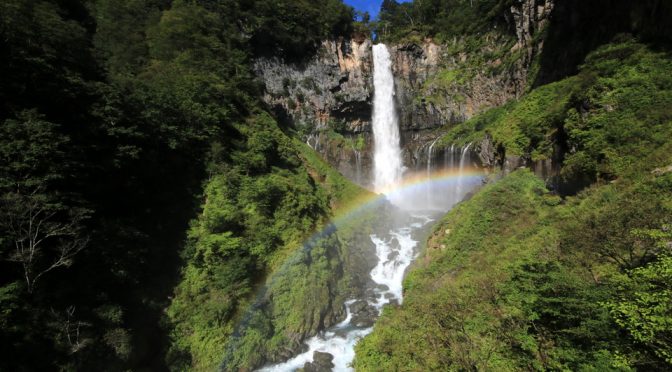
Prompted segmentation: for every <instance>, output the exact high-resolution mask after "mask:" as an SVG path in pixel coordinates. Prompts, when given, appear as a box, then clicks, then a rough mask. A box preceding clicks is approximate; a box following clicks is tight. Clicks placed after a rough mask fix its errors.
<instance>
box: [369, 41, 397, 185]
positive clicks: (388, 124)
mask: <svg viewBox="0 0 672 372" xmlns="http://www.w3.org/2000/svg"><path fill="white" fill-rule="evenodd" d="M373 87H374V95H373V139H374V155H373V156H374V158H373V166H374V188H375V190H376V191H377V192H382V191H385V190H389V189H390V188H392V187H394V185H396V184H398V183H399V181H400V180H401V173H402V162H401V148H400V147H399V124H398V119H397V112H396V110H395V108H394V77H393V75H392V62H391V60H390V53H389V52H388V50H387V47H386V46H385V44H376V45H374V46H373Z"/></svg>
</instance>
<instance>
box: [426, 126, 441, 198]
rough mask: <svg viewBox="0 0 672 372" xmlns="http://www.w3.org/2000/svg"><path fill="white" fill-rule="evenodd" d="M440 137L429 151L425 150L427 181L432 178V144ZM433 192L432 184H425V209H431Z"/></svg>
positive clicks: (430, 146)
mask: <svg viewBox="0 0 672 372" xmlns="http://www.w3.org/2000/svg"><path fill="white" fill-rule="evenodd" d="M439 138H441V137H437V138H436V139H435V140H434V141H432V143H431V144H430V145H429V149H428V150H427V179H428V180H429V179H430V178H432V155H433V153H434V144H436V141H438V140H439ZM433 191H434V190H433V189H432V183H431V182H428V183H427V208H428V209H429V208H431V207H432V201H433V199H432V196H433V195H434V192H433Z"/></svg>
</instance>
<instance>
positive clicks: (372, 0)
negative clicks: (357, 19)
mask: <svg viewBox="0 0 672 372" xmlns="http://www.w3.org/2000/svg"><path fill="white" fill-rule="evenodd" d="M409 1H412V0H397V2H399V3H407V2H409ZM344 2H345V3H346V4H348V5H350V6H351V7H353V8H355V9H357V10H360V11H362V12H369V14H371V19H372V20H373V19H374V18H376V16H377V15H378V11H379V10H380V4H382V3H383V0H344Z"/></svg>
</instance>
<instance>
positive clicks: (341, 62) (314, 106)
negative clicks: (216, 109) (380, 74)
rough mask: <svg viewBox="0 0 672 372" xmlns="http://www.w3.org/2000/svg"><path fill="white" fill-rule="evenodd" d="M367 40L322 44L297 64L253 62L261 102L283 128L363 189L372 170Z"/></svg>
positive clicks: (370, 95)
mask: <svg viewBox="0 0 672 372" xmlns="http://www.w3.org/2000/svg"><path fill="white" fill-rule="evenodd" d="M371 45H372V44H371V40H370V39H366V38H360V39H349V40H348V39H339V40H327V41H324V42H323V43H322V46H321V48H320V49H319V51H318V53H317V54H316V55H315V56H313V57H312V58H311V59H309V60H307V61H304V62H301V63H285V62H284V61H282V60H280V59H277V58H275V59H258V60H257V61H256V62H255V63H254V69H255V71H256V73H257V75H258V76H259V78H260V79H261V81H262V82H263V83H264V85H265V93H264V97H263V98H264V101H265V102H266V103H267V104H268V105H269V106H270V107H271V108H272V110H273V111H274V112H275V113H276V116H277V117H278V118H279V119H280V120H281V121H282V122H283V123H284V124H285V125H287V126H290V127H292V128H294V129H295V130H297V131H298V132H299V133H300V134H301V135H302V136H303V137H304V139H305V140H306V143H308V144H309V145H310V146H311V147H313V148H314V149H316V150H317V151H318V152H320V154H322V156H323V157H324V158H325V159H326V160H327V161H328V162H329V163H330V164H331V165H333V166H334V167H335V168H337V169H338V170H339V171H340V172H341V173H342V174H344V175H345V176H346V177H348V178H350V179H351V180H354V181H356V182H358V183H360V184H367V183H368V179H367V178H365V177H366V175H367V174H368V171H367V170H368V169H369V168H370V164H371V157H370V156H369V155H370V148H371V143H372V142H371V114H372V101H373V61H372V54H371V53H372V52H371Z"/></svg>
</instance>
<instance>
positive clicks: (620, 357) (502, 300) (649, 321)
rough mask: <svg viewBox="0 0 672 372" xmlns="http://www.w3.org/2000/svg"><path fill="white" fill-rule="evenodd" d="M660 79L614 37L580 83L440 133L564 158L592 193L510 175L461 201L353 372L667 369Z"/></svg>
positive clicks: (530, 155)
mask: <svg viewBox="0 0 672 372" xmlns="http://www.w3.org/2000/svg"><path fill="white" fill-rule="evenodd" d="M671 69H672V65H670V62H669V58H668V57H667V55H666V54H665V53H662V52H656V51H652V50H651V49H649V48H648V47H646V46H643V45H641V44H638V43H635V42H633V41H631V40H626V41H622V42H620V43H618V44H614V45H609V46H605V47H604V48H601V49H600V50H598V51H597V52H595V53H593V54H592V55H591V56H590V57H589V58H588V60H587V61H586V64H585V65H584V67H583V68H582V70H581V72H580V73H579V75H578V76H575V77H571V78H568V79H565V80H562V81H559V82H557V83H552V84H549V85H546V86H542V87H539V88H537V89H535V90H533V91H532V92H530V93H529V94H527V95H526V96H524V97H522V98H521V99H520V100H519V101H518V102H512V103H510V104H508V105H505V106H503V107H500V108H497V109H493V110H490V111H488V112H486V113H484V114H482V115H479V116H477V117H475V118H474V119H472V120H470V121H468V122H466V123H464V124H462V125H459V126H457V127H456V128H453V129H451V130H450V131H449V132H448V134H447V135H446V136H445V137H444V138H443V139H442V141H444V143H465V142H471V141H479V140H480V139H482V138H483V137H484V136H485V135H489V136H491V138H492V139H493V140H494V142H495V146H498V147H500V148H503V149H504V151H505V153H506V155H507V156H508V155H519V156H523V157H524V158H526V159H529V160H537V159H545V158H549V157H551V156H554V155H556V154H555V153H554V151H558V150H557V147H558V146H559V147H561V148H562V149H565V150H566V151H567V152H566V154H565V159H564V160H565V161H564V163H563V164H562V169H561V170H560V172H561V174H562V175H563V176H564V177H567V178H572V177H588V178H589V179H590V180H591V181H593V182H594V181H597V182H594V183H593V185H592V186H590V187H587V188H584V189H583V190H582V191H581V192H580V193H578V194H577V195H576V196H572V197H564V198H561V197H559V196H557V195H552V194H549V193H548V192H547V191H546V190H545V188H544V186H543V184H542V182H541V181H540V180H538V179H536V178H535V177H534V176H533V175H532V174H531V173H530V172H529V171H523V170H519V171H515V172H513V173H511V174H508V175H506V176H505V177H504V178H503V179H501V180H500V181H497V182H495V183H494V184H490V185H488V186H486V187H484V188H483V189H482V190H480V191H479V192H478V193H476V194H475V196H474V197H473V198H471V199H470V200H468V201H465V202H463V203H461V204H459V205H458V206H457V207H456V208H455V209H454V210H452V211H451V212H450V213H449V214H448V215H447V216H446V217H445V218H444V219H443V220H442V221H441V222H440V223H439V224H438V225H437V227H436V228H435V231H434V233H433V235H432V236H431V237H430V239H429V242H428V247H427V251H426V252H425V253H424V256H423V257H420V258H419V259H418V264H417V266H416V267H415V269H414V270H412V271H411V272H410V273H409V274H408V276H407V278H406V280H405V282H404V288H405V298H404V303H403V305H402V306H398V307H392V308H388V309H386V310H385V311H384V313H383V316H382V317H381V319H380V320H379V321H378V322H377V323H376V326H375V328H374V332H373V333H372V334H370V335H369V336H367V337H366V338H365V339H364V340H363V341H361V342H360V343H359V344H358V345H357V347H356V351H357V357H356V361H355V366H356V367H357V368H358V369H361V370H477V369H478V370H480V369H485V370H521V369H535V370H585V371H597V370H599V371H603V370H623V371H625V370H667V369H669V368H670V366H671V364H670V355H671V354H670V342H669V339H670V319H671V316H670V301H669V299H670V284H671V283H672V279H671V278H670V277H669V264H670V259H669V249H670V239H671V237H670V233H669V226H670V216H671V215H672V188H671V185H672V182H670V179H672V178H671V177H672V176H671V175H670V173H669V172H667V171H665V169H666V167H667V166H668V165H669V164H671V163H672V156H671V155H670V154H672V152H670V146H671V145H672V142H671V139H672V132H670V130H671V128H672V121H671V119H672V117H671V116H670V112H669V105H670V103H671V102H672V96H670V87H672V84H670V82H669V71H670V70H671ZM554 148H555V150H554ZM654 168H659V169H657V170H654V171H652V169H654ZM605 181H610V182H605ZM484 268H487V270H484Z"/></svg>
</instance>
